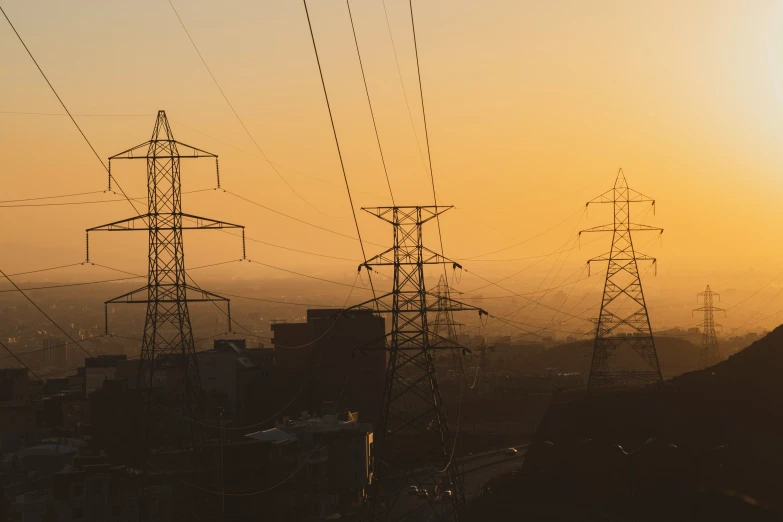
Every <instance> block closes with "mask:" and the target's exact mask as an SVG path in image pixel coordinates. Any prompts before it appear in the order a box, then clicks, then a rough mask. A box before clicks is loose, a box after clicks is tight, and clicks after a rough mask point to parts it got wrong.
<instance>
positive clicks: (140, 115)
mask: <svg viewBox="0 0 783 522" xmlns="http://www.w3.org/2000/svg"><path fill="white" fill-rule="evenodd" d="M6 18H7V17H6ZM0 114H19V115H27V116H68V114H62V113H60V112H22V111H0ZM73 115H74V116H79V117H80V118H81V117H110V118H129V117H130V118H136V117H145V118H146V117H147V116H153V114H151V113H150V114H84V113H73Z"/></svg>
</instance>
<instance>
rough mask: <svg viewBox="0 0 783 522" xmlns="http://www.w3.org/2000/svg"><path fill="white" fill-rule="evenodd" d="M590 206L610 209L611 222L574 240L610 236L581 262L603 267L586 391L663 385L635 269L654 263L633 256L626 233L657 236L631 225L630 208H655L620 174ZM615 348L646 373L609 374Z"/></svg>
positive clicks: (645, 306)
mask: <svg viewBox="0 0 783 522" xmlns="http://www.w3.org/2000/svg"><path fill="white" fill-rule="evenodd" d="M595 203H609V204H611V205H612V206H613V208H614V221H613V222H612V223H610V224H608V225H601V226H598V227H593V228H589V229H587V230H582V231H581V232H579V234H580V235H581V234H583V233H585V232H611V233H612V247H611V250H610V251H609V252H608V253H606V254H603V255H601V256H598V257H596V258H593V259H590V260H589V261H588V262H587V263H588V265H589V264H590V263H594V262H598V261H600V262H608V267H607V270H606V282H605V284H604V292H603V297H602V299H601V310H600V312H599V314H598V321H597V324H596V328H595V342H594V344H593V359H592V363H591V366H590V377H589V380H588V384H587V387H588V389H590V388H597V387H605V386H613V385H626V384H631V383H633V382H638V381H642V382H655V381H657V382H663V376H662V374H661V367H660V364H659V363H658V354H657V352H656V351H655V340H654V339H653V334H652V328H651V326H650V316H649V314H648V313H647V303H646V302H645V300H644V291H643V290H642V280H641V277H640V276H639V266H638V262H639V261H652V262H653V264H654V263H655V258H654V257H650V256H648V255H645V254H641V253H638V252H636V251H635V250H634V246H633V237H632V235H631V233H632V232H653V231H654V232H658V233H661V234H662V233H663V229H662V228H656V227H651V226H648V225H640V224H637V223H631V204H632V203H651V204H652V205H653V208H655V200H654V199H652V198H650V197H648V196H645V195H644V194H642V193H640V192H637V191H636V190H633V189H632V188H630V187H628V182H627V181H626V179H625V174H624V173H623V169H620V170H619V171H618V173H617V178H616V180H615V183H614V187H613V188H612V189H610V190H608V191H606V192H604V193H603V194H601V195H600V196H598V197H597V198H595V199H592V200H590V201H588V202H587V205H590V204H595ZM620 348H631V349H632V350H634V351H635V352H636V353H637V354H638V355H639V356H640V357H641V358H642V359H643V360H644V362H645V363H646V365H647V368H646V369H644V370H616V369H614V370H613V369H611V368H610V364H609V363H610V359H611V358H612V356H613V355H614V354H615V352H616V351H617V350H618V349H620Z"/></svg>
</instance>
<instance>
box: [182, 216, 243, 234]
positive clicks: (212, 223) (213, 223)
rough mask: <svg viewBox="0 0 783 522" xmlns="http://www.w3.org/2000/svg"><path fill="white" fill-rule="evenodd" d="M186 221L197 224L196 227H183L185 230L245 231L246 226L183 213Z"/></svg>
mask: <svg viewBox="0 0 783 522" xmlns="http://www.w3.org/2000/svg"><path fill="white" fill-rule="evenodd" d="M180 216H182V217H183V218H185V219H190V220H193V221H195V222H196V224H195V225H182V229H183V230H200V229H205V228H206V229H221V228H241V229H242V230H244V229H245V227H244V225H236V224H234V223H227V222H225V221H218V220H216V219H211V218H205V217H201V216H194V215H192V214H184V213H181V214H180Z"/></svg>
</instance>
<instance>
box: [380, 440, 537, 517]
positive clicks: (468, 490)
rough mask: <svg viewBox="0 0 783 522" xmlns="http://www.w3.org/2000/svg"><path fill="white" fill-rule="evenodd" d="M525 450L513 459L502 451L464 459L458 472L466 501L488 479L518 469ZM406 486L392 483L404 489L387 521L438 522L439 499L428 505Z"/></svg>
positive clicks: (413, 482)
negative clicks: (434, 521)
mask: <svg viewBox="0 0 783 522" xmlns="http://www.w3.org/2000/svg"><path fill="white" fill-rule="evenodd" d="M526 450H527V446H520V447H518V451H519V452H518V453H517V454H516V455H515V456H513V457H510V456H508V455H506V454H505V453H503V450H498V451H497V452H493V453H490V454H485V455H480V456H476V457H469V458H468V459H463V462H462V463H461V467H462V469H461V471H462V473H463V487H464V488H465V499H466V501H467V502H470V501H471V500H473V499H475V498H476V497H478V496H479V495H481V488H482V486H483V484H484V483H485V482H486V481H487V480H489V479H491V478H493V477H497V476H498V475H503V474H505V473H511V472H512V471H514V470H517V469H519V468H521V467H522V461H523V460H524V455H525V451H526ZM414 478H415V477H414ZM410 484H416V482H415V480H411V481H410ZM408 485H409V484H402V483H399V482H398V483H397V484H395V486H396V487H403V488H404V489H403V491H402V494H401V495H400V496H399V499H398V500H397V503H396V504H395V506H394V508H393V509H392V512H391V513H390V516H389V520H393V521H397V520H399V521H403V520H404V521H406V522H429V521H431V520H439V519H438V517H437V516H435V513H440V512H441V509H440V508H441V507H442V506H444V505H443V504H442V503H441V502H440V501H439V499H435V500H433V501H432V503H431V504H430V502H428V501H427V500H426V499H420V498H418V497H417V496H415V495H408V492H407V491H406V490H407V487H408Z"/></svg>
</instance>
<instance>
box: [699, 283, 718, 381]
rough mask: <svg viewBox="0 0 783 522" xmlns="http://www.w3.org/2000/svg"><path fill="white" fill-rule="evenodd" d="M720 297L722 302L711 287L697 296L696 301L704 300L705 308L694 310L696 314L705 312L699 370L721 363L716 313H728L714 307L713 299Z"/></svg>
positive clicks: (708, 286) (701, 325)
mask: <svg viewBox="0 0 783 522" xmlns="http://www.w3.org/2000/svg"><path fill="white" fill-rule="evenodd" d="M715 296H718V301H720V294H718V293H715V292H713V291H712V290H710V285H707V289H706V290H705V291H703V292H702V293H700V294H697V295H696V299H697V300H698V299H699V297H701V298H702V303H703V304H704V306H702V307H701V308H694V309H693V311H694V312H704V321H703V322H702V323H701V324H700V325H699V326H700V327H701V353H700V355H699V368H706V367H707V366H709V365H711V364H715V363H717V362H719V361H720V349H719V348H718V336H717V335H716V334H715V327H716V326H720V325H719V324H715V312H723V313H724V314H725V313H726V310H724V309H723V308H716V307H715V306H713V304H712V303H713V298H714V297H715Z"/></svg>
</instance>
